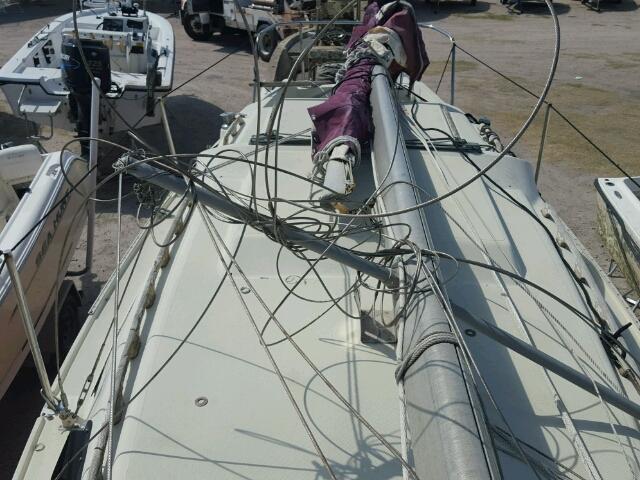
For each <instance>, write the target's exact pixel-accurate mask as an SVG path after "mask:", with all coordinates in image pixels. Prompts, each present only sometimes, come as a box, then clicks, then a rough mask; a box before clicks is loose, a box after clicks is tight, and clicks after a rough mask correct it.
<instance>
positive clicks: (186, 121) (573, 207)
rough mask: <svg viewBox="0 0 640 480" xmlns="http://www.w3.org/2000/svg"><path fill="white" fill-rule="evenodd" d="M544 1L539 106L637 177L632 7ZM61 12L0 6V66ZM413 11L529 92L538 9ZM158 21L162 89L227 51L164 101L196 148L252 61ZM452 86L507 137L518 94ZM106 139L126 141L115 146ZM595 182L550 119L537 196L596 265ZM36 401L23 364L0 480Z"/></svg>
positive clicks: (443, 46)
mask: <svg viewBox="0 0 640 480" xmlns="http://www.w3.org/2000/svg"><path fill="white" fill-rule="evenodd" d="M150 5H152V6H151V7H150V8H151V9H152V10H155V11H156V12H158V13H164V14H166V15H167V16H169V15H171V14H172V7H171V4H170V3H169V2H165V3H164V4H160V3H159V2H157V1H156V2H151V3H150ZM153 5H155V8H154V6H153ZM554 5H555V8H556V10H557V12H558V14H559V19H560V26H561V31H562V42H561V57H560V63H559V66H558V72H557V75H556V79H555V82H554V88H553V90H552V93H551V96H550V98H551V100H552V101H553V103H554V105H556V106H557V107H558V108H559V109H560V110H561V111H562V112H564V113H565V114H566V115H567V116H569V117H570V118H571V119H573V120H574V121H575V123H576V124H577V125H578V126H579V127H580V128H581V129H583V130H584V131H585V133H586V134H587V135H589V136H590V137H592V138H593V139H595V140H596V142H597V143H598V144H599V145H601V147H602V148H603V149H604V150H605V151H606V152H608V153H609V154H610V155H611V156H612V157H613V158H615V159H616V160H617V161H618V162H619V163H620V164H621V165H623V166H624V167H625V168H627V169H629V170H630V171H631V172H633V173H635V174H638V173H640V160H639V157H638V154H637V152H636V138H637V129H638V127H640V109H638V107H639V106H640V80H639V79H640V27H638V25H639V20H640V14H639V13H638V12H637V8H638V6H637V4H636V3H635V2H634V0H622V3H621V4H608V3H603V12H602V13H596V12H594V11H591V10H589V9H587V8H586V7H585V6H583V5H581V4H580V2H578V1H571V0H563V1H562V2H558V1H556V2H554ZM69 6H70V2H69V1H50V2H47V1H39V2H32V3H29V4H23V5H20V4H15V5H11V6H9V7H7V8H6V9H5V10H4V12H3V11H2V10H0V64H1V63H3V62H5V61H7V60H8V59H9V58H10V57H11V56H12V55H13V53H14V52H15V51H16V50H17V49H18V48H19V47H20V46H21V45H22V44H24V43H25V42H26V40H27V39H28V38H30V36H31V35H32V34H33V33H34V32H35V31H36V30H37V29H39V28H41V26H42V25H43V24H44V23H45V22H47V21H49V20H51V19H53V18H55V17H57V16H59V15H61V14H63V13H66V12H68V11H69ZM416 10H417V12H418V15H419V18H420V20H421V21H423V22H429V23H430V22H434V23H437V24H438V26H439V27H441V28H444V29H446V30H448V31H450V32H452V33H453V34H454V35H455V37H456V40H457V42H458V44H459V45H460V46H461V47H462V48H464V49H466V50H468V51H469V52H471V53H473V54H474V55H476V56H479V57H480V58H482V59H483V60H485V61H487V62H489V63H490V64H491V65H493V66H494V67H496V68H497V69H498V70H500V71H502V72H504V73H505V74H507V75H509V76H510V77H512V78H513V79H514V80H516V81H517V82H520V83H522V84H524V85H525V86H526V87H527V88H530V89H531V90H533V91H534V92H539V91H540V90H541V89H542V86H543V84H544V81H545V79H546V77H547V74H548V70H549V65H550V62H551V53H552V49H553V36H552V33H553V25H552V21H551V17H550V16H549V14H548V12H547V11H546V8H545V6H544V4H539V3H529V4H525V5H524V13H523V14H522V15H515V14H510V13H509V12H508V11H507V9H506V8H505V7H504V6H502V5H500V4H498V3H488V2H484V1H478V3H477V5H476V6H473V7H472V6H469V5H467V4H465V3H461V2H443V3H441V4H439V5H438V6H437V7H436V6H435V5H434V4H424V3H422V2H420V3H416ZM170 21H171V23H172V24H173V26H174V28H175V34H176V48H177V61H176V68H175V84H174V85H178V84H180V83H181V82H183V81H185V80H187V79H188V78H190V77H191V76H193V75H195V74H196V73H198V72H199V71H200V70H202V69H203V68H204V67H206V66H208V65H210V64H212V63H213V62H214V61H216V60H218V59H220V58H222V57H223V56H224V55H226V54H227V53H229V52H232V51H236V50H237V53H236V54H234V55H233V56H232V57H230V58H229V59H227V60H225V61H224V62H223V63H221V64H220V65H219V66H218V67H216V68H213V69H211V70H209V71H208V72H206V73H205V74H203V75H202V76H200V77H199V78H198V79H197V80H195V81H193V82H192V83H189V84H187V85H186V86H184V87H183V88H181V89H180V90H179V91H178V92H176V93H175V94H174V95H172V96H171V97H170V100H168V101H167V109H168V111H169V115H170V118H171V121H172V130H173V136H174V139H175V141H176V147H177V149H178V151H179V152H197V151H200V150H202V149H204V148H205V147H206V146H207V145H210V144H212V143H213V142H215V140H216V139H217V136H218V129H219V126H220V120H219V114H220V113H222V112H224V111H238V110H240V109H241V108H242V107H243V106H244V105H246V104H247V103H248V102H249V101H250V99H251V88H250V87H249V83H250V81H251V75H252V73H251V64H252V60H251V57H250V55H249V53H248V42H247V41H246V38H245V37H244V36H242V35H228V36H224V37H222V36H217V37H214V39H213V40H212V41H211V42H207V43H196V42H193V41H191V40H190V39H189V38H188V37H187V36H186V35H185V33H184V31H183V30H182V27H181V26H180V23H179V21H178V20H177V19H176V18H175V17H173V18H170ZM425 38H426V41H427V47H428V50H429V54H430V57H431V59H432V65H431V66H430V67H429V69H428V71H427V75H426V82H427V83H428V84H429V85H430V86H431V87H435V86H436V85H437V84H438V80H439V77H440V73H441V71H442V69H443V67H444V65H445V61H446V58H447V53H448V45H447V43H446V42H445V41H443V39H442V37H439V36H438V35H437V34H435V33H433V32H430V33H427V34H426V35H425ZM263 65H264V64H263ZM268 71H269V66H265V72H268ZM263 75H264V74H263ZM449 87H450V83H449V76H448V74H447V75H445V77H444V79H443V81H442V85H441V87H440V89H441V91H440V93H441V94H443V96H445V97H446V96H447V94H448V91H449ZM456 87H457V88H456V105H458V106H460V107H461V108H463V109H464V110H466V111H468V112H470V113H473V114H474V115H476V116H480V115H484V116H487V117H488V118H490V119H491V120H492V124H493V128H494V129H495V130H496V131H497V132H498V133H499V134H500V135H501V136H502V138H503V139H509V138H510V136H511V135H513V134H514V133H515V132H516V131H517V129H518V128H519V126H520V125H521V124H522V122H523V121H524V120H525V118H526V116H527V115H528V113H529V111H530V108H531V107H532V105H533V101H532V98H531V97H530V96H527V95H526V94H524V93H523V92H522V91H520V90H519V89H517V88H516V87H514V86H512V85H511V84H509V83H508V82H507V81H505V80H504V79H501V78H500V77H498V76H497V75H496V74H494V73H492V72H491V71H490V70H488V69H487V68H485V67H483V66H481V65H478V64H477V63H475V62H474V61H473V60H472V59H471V58H470V57H469V56H467V55H466V54H465V53H463V52H461V51H460V52H458V62H457V81H456ZM541 123H542V122H541V116H540V118H538V119H537V120H536V121H535V123H534V125H533V126H532V128H531V129H530V130H529V132H528V133H527V134H526V135H525V136H524V138H523V139H522V140H521V142H520V143H519V144H518V145H517V146H516V147H515V151H516V152H517V153H518V154H519V155H520V156H522V157H525V158H529V159H535V158H536V155H537V149H538V145H539V142H540V131H541ZM140 134H141V135H142V136H143V137H144V138H145V139H147V140H148V141H149V142H150V143H151V144H152V145H154V146H156V147H157V148H159V149H161V150H166V145H165V144H164V140H163V136H162V132H161V130H160V128H159V127H150V128H145V129H142V130H141V132H140ZM24 136H25V125H24V122H23V121H22V120H20V119H17V118H15V117H13V116H12V115H11V113H10V109H9V107H8V105H7V103H6V101H5V99H4V97H2V98H0V142H6V141H13V142H15V143H22V142H24ZM70 138H72V137H71V135H70V134H69V133H68V132H63V131H56V134H55V136H54V138H53V139H52V140H50V141H47V142H45V144H44V145H45V147H46V148H47V149H48V150H56V149H59V148H60V147H61V146H62V145H63V144H64V143H65V142H66V141H68V140H69V139H70ZM116 140H120V141H122V142H123V143H126V144H128V140H127V139H126V138H123V137H119V138H117V139H116ZM111 160H112V158H105V159H104V163H105V164H106V165H108V163H109V162H110V161H111ZM107 168H108V167H107ZM607 175H611V176H619V174H618V172H617V171H616V170H615V168H613V167H612V166H611V165H609V164H608V163H607V162H605V161H604V160H603V159H602V157H600V156H599V155H598V154H597V153H596V152H595V150H593V149H592V148H591V147H589V146H588V145H587V144H586V143H585V142H584V140H582V139H581V138H580V137H579V136H578V135H576V134H575V132H573V131H572V130H571V129H570V128H568V127H567V126H566V124H563V123H562V121H561V120H560V119H559V118H558V117H557V116H556V115H553V114H552V116H551V122H550V127H549V134H548V138H547V143H546V150H545V157H544V165H543V168H542V173H541V184H540V190H541V192H542V194H543V195H544V196H545V198H546V199H547V200H548V201H550V202H551V203H552V204H553V205H554V206H555V207H556V209H557V210H558V211H559V212H560V214H561V215H562V216H563V218H564V219H565V221H566V222H567V223H568V224H569V225H570V226H571V228H572V229H573V230H574V232H575V233H576V234H577V236H578V237H579V238H580V240H582V242H583V243H584V244H585V245H586V246H587V247H588V248H589V249H590V250H591V252H592V253H593V254H594V256H595V257H596V258H597V259H598V261H599V262H600V264H601V265H602V266H606V264H607V262H608V256H607V254H606V252H605V251H604V250H603V247H602V242H601V240H600V238H599V236H598V234H597V231H596V226H595V191H594V188H593V180H594V178H595V177H597V176H607ZM115 192H116V187H115V186H114V185H107V187H106V188H105V189H104V191H101V192H100V196H101V197H102V198H109V197H113V196H114V194H115ZM135 210H136V205H135V204H134V202H133V201H132V200H129V201H126V202H125V205H124V212H125V215H124V218H123V232H122V242H123V243H124V244H125V245H126V244H127V243H128V242H129V241H130V240H131V239H132V238H133V237H134V235H135V233H136V227H135ZM116 236H117V232H116V214H115V205H114V204H113V203H108V202H105V203H100V204H98V225H97V235H96V250H95V253H96V257H95V265H94V271H93V274H92V275H91V276H90V277H88V278H83V279H82V280H81V281H79V282H78V287H79V288H81V289H82V291H83V293H84V298H85V309H86V308H88V306H90V304H91V303H92V301H93V299H94V298H95V297H96V295H97V293H98V291H99V289H100V287H101V285H102V284H103V283H104V282H105V281H106V279H107V278H108V276H109V274H110V272H111V270H112V267H113V265H114V259H115V248H116ZM83 251H84V244H81V245H80V246H79V254H78V259H81V258H82V256H83V255H82V253H83ZM81 265H82V261H75V265H72V268H73V269H76V268H78V267H79V266H81ZM41 405H42V401H41V399H40V397H39V395H38V387H37V383H36V381H35V372H34V371H33V370H32V369H31V368H29V367H25V368H23V369H22V371H21V372H20V373H19V375H18V376H17V378H16V380H15V382H14V384H13V385H12V387H11V389H10V390H9V392H8V393H7V394H6V395H5V397H4V398H3V399H2V401H0V411H3V412H5V413H4V417H3V420H2V427H1V428H0V478H9V477H10V476H11V474H12V472H13V469H14V468H15V465H16V462H17V461H18V458H19V456H20V453H21V451H22V447H23V445H24V443H25V441H26V439H27V437H28V435H29V432H30V429H31V425H32V421H33V419H34V417H35V416H36V415H37V414H38V412H39V410H40V408H41Z"/></svg>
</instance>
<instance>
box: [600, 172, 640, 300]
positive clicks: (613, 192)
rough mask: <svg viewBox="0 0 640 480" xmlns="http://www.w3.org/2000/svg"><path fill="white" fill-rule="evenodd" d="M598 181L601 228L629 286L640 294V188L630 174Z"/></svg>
mask: <svg viewBox="0 0 640 480" xmlns="http://www.w3.org/2000/svg"><path fill="white" fill-rule="evenodd" d="M635 181H636V182H638V183H640V177H635ZM595 185H596V190H597V191H598V231H599V232H600V235H601V236H602V238H603V240H604V242H605V245H606V246H607V250H609V253H610V254H611V257H612V258H613V260H614V261H615V262H616V264H617V265H618V267H619V268H620V270H621V271H622V273H623V274H624V276H625V278H626V279H627V282H628V283H629V286H630V287H631V288H633V289H634V290H636V293H637V294H640V188H639V187H637V186H636V185H635V184H634V183H633V182H632V181H631V180H630V179H628V178H599V179H597V180H596V182H595Z"/></svg>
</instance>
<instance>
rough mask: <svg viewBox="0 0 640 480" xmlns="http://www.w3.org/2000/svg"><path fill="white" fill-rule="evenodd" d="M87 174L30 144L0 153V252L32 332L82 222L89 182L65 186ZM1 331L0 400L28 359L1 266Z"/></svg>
mask: <svg viewBox="0 0 640 480" xmlns="http://www.w3.org/2000/svg"><path fill="white" fill-rule="evenodd" d="M61 157H62V158H61ZM62 169H64V171H65V172H66V175H67V180H65V176H64V175H63V173H62ZM86 172H87V164H86V161H84V160H82V159H81V158H80V157H78V156H76V155H73V154H71V153H69V152H66V153H64V154H61V153H60V152H55V153H49V154H40V153H39V151H38V149H37V148H36V147H35V146H33V145H23V146H19V147H11V148H7V149H4V150H0V227H1V229H2V230H1V232H0V251H2V252H11V255H12V256H13V259H14V262H15V265H16V268H17V270H18V273H19V275H20V278H21V281H22V284H23V286H24V290H25V296H26V298H27V300H28V302H29V307H30V312H31V317H32V321H33V323H34V327H35V330H36V332H39V331H40V330H41V329H42V328H43V326H44V325H45V324H46V323H47V319H48V318H49V315H50V313H51V312H52V308H53V306H54V304H55V301H56V296H57V295H58V294H59V290H60V288H61V285H62V281H63V279H64V277H65V275H66V273H67V268H68V266H69V263H70V262H71V260H72V258H73V254H74V253H75V250H76V246H77V243H78V239H79V238H80V234H81V233H82V230H83V227H84V225H85V223H86V218H87V216H86V213H84V214H83V212H85V211H86V208H85V207H84V202H83V200H84V198H83V195H84V194H86V193H87V187H86V184H87V183H88V182H85V183H84V184H82V183H81V184H80V185H78V186H77V187H76V188H77V191H76V192H73V191H72V186H71V185H70V184H69V183H68V182H72V183H73V184H76V183H78V181H79V180H80V179H81V178H82V177H83V176H84V175H85V174H86ZM0 331H1V332H2V335H0V397H2V396H3V395H4V393H5V391H6V390H7V388H8V387H9V385H10V384H11V381H12V380H13V378H14V376H15V374H16V373H17V371H18V369H19V368H20V366H21V365H22V363H23V362H24V359H25V357H26V356H27V355H28V354H29V346H28V345H27V343H26V335H25V331H24V328H23V324H22V322H21V319H20V312H19V311H18V308H17V299H16V294H15V291H14V289H13V286H12V283H11V281H10V277H9V274H8V271H7V268H6V265H5V264H4V261H3V262H2V270H1V271H0ZM72 340H73V339H71V341H72Z"/></svg>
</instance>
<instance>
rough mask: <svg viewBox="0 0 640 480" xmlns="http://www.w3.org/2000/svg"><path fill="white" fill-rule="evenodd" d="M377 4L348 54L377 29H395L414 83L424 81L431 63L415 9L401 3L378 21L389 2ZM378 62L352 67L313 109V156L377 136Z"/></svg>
mask: <svg viewBox="0 0 640 480" xmlns="http://www.w3.org/2000/svg"><path fill="white" fill-rule="evenodd" d="M379 1H380V4H379V3H378V1H373V2H371V3H370V4H369V6H368V7H367V8H366V10H365V13H364V16H363V19H362V24H361V25H359V26H357V27H355V28H354V29H353V32H352V34H351V38H350V39H349V43H348V45H347V50H351V49H352V48H353V47H354V46H356V45H357V44H358V42H359V41H360V39H362V37H363V36H364V35H365V34H366V33H367V32H368V31H369V30H371V29H372V28H373V27H376V26H385V27H387V28H391V29H393V30H394V31H395V32H396V33H397V34H398V36H399V37H400V39H401V41H402V45H403V47H404V49H405V52H406V54H407V68H406V69H405V71H406V73H407V75H409V77H410V79H411V82H414V81H416V80H419V79H420V77H422V74H423V73H424V71H425V69H426V68H427V65H428V64H429V59H428V57H427V52H426V49H425V46H424V42H423V40H422V34H421V32H420V28H419V27H418V25H417V23H416V19H415V17H414V13H413V9H412V8H406V7H405V6H404V5H403V4H402V3H400V2H397V3H396V4H395V5H394V6H392V7H391V8H389V9H388V10H387V11H386V12H385V14H384V16H383V17H382V18H380V19H379V20H378V18H377V14H378V12H379V11H380V5H384V4H385V3H389V2H385V0H379ZM376 64H377V62H376V61H375V60H373V59H370V58H366V59H363V60H361V61H359V62H358V63H357V64H355V65H354V66H352V67H350V68H349V69H348V70H347V71H346V73H345V75H344V78H343V80H342V81H341V82H340V84H339V85H338V86H337V87H336V88H335V90H334V92H333V94H332V95H331V96H330V97H329V98H328V99H327V100H326V101H324V102H323V103H321V104H319V105H316V106H314V107H311V108H309V110H308V111H309V115H311V121H312V122H313V126H314V132H313V154H314V156H315V154H316V153H318V152H320V151H322V149H323V148H324V147H325V146H326V145H327V144H328V143H329V142H331V141H333V140H334V139H336V138H337V137H340V136H350V137H353V138H355V139H356V140H357V141H358V142H359V143H360V145H361V146H362V145H363V144H364V143H366V142H367V141H368V140H369V138H371V135H372V134H373V122H372V119H371V104H370V102H369V95H370V93H371V71H372V70H373V67H374V66H375V65H376Z"/></svg>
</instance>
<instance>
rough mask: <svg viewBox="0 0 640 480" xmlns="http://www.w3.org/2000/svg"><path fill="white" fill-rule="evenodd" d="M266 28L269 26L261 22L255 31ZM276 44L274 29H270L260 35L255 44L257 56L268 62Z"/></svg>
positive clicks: (276, 38)
mask: <svg viewBox="0 0 640 480" xmlns="http://www.w3.org/2000/svg"><path fill="white" fill-rule="evenodd" d="M267 28H269V25H268V24H266V23H261V24H260V25H258V31H257V32H256V33H260V32H262V31H263V30H266V29H267ZM277 45H278V37H277V34H276V31H275V30H271V31H269V32H267V33H265V34H264V35H262V38H261V39H260V43H259V44H258V45H257V49H258V56H259V57H260V59H261V60H262V61H264V62H268V61H269V60H271V55H273V52H274V51H275V49H276V46H277Z"/></svg>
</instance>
